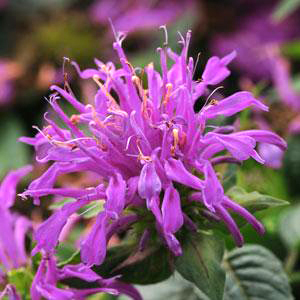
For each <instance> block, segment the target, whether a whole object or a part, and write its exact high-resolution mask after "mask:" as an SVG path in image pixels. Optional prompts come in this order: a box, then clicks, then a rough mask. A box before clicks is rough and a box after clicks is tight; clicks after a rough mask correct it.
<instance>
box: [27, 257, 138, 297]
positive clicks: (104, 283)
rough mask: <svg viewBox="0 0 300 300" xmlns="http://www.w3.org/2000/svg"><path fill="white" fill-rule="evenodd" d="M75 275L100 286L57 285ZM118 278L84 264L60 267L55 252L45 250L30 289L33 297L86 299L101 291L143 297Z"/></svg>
mask: <svg viewBox="0 0 300 300" xmlns="http://www.w3.org/2000/svg"><path fill="white" fill-rule="evenodd" d="M73 277H76V278H79V279H81V280H84V281H87V282H93V283H95V285H98V287H95V288H90V289H80V290H78V289H74V288H62V287H57V283H58V282H59V281H60V280H64V279H67V278H73ZM117 278H118V277H114V278H110V279H103V278H102V277H100V276H99V275H98V274H96V273H95V272H93V271H92V270H91V269H90V268H88V267H87V266H85V265H83V264H77V265H66V266H64V267H63V268H62V269H59V268H58V267H57V266H56V261H55V258H54V256H53V254H52V253H50V252H49V253H46V252H44V253H43V257H42V260H41V262H40V264H39V268H38V270H37V272H36V274H35V277H34V279H33V282H32V286H31V289H30V294H31V299H32V300H40V299H44V298H45V299H49V300H51V299H53V300H54V299H55V300H56V299H61V300H67V299H70V300H71V299H85V297H86V296H88V295H92V294H96V293H101V292H102V293H109V294H112V295H119V294H121V293H123V294H127V295H128V296H130V297H131V298H132V299H135V300H141V299H142V298H141V296H140V294H139V292H138V291H137V290H136V289H135V288H134V287H133V286H131V285H129V284H125V283H121V282H120V281H118V279H117Z"/></svg>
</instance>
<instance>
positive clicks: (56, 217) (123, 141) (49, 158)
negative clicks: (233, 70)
mask: <svg viewBox="0 0 300 300" xmlns="http://www.w3.org/2000/svg"><path fill="white" fill-rule="evenodd" d="M190 38H191V33H190V32H187V34H186V37H185V38H184V37H182V36H181V39H180V43H181V44H182V50H181V53H180V54H177V53H175V52H173V51H172V50H171V49H170V48H169V47H168V45H167V41H166V43H165V45H164V47H163V48H158V49H157V51H158V52H159V55H160V64H161V73H159V72H158V71H156V70H155V68H154V65H153V64H152V63H150V64H149V65H147V66H146V67H145V68H144V70H141V69H139V68H134V67H133V66H132V65H131V64H130V63H129V62H128V60H127V58H126V56H125V53H124V51H123V49H122V45H121V44H122V40H123V36H121V35H120V36H118V38H117V40H116V42H115V43H114V45H113V46H114V49H115V50H116V51H117V53H118V56H119V58H120V64H121V67H120V68H116V67H115V65H114V64H113V63H111V62H108V63H106V64H105V63H103V62H101V61H99V60H96V61H95V63H96V65H97V68H96V69H87V70H84V71H81V70H80V68H79V67H78V65H77V64H76V63H73V65H74V66H75V68H76V70H77V71H78V73H79V75H80V77H81V78H82V79H92V80H94V81H95V84H97V85H98V87H99V88H98V91H97V93H96V94H95V97H94V102H93V103H91V104H88V105H84V104H83V103H82V102H81V101H78V100H77V99H76V97H75V96H74V94H73V92H72V91H71V89H70V88H69V86H68V85H67V84H66V85H65V87H64V88H61V87H58V86H52V87H51V90H52V92H53V93H52V94H51V96H50V98H49V103H50V105H51V107H52V109H53V110H54V111H55V113H56V115H57V116H58V117H59V118H60V119H61V120H62V121H63V123H64V124H65V127H64V128H61V127H59V126H58V125H57V124H56V123H55V122H54V121H53V119H51V118H50V117H49V115H47V114H46V115H45V120H46V122H47V126H45V127H44V128H43V130H40V131H39V133H38V134H37V135H36V136H35V137H33V138H28V137H23V138H21V141H23V142H25V143H28V144H31V145H33V146H34V148H35V151H36V159H37V161H38V162H40V163H49V162H52V164H51V166H50V167H49V168H48V169H47V170H46V171H45V173H44V174H43V175H42V176H40V177H39V178H37V179H35V180H34V181H33V182H32V183H31V184H30V185H29V187H28V189H27V190H26V191H25V192H24V193H22V196H23V197H27V196H30V197H33V199H34V202H35V203H36V204H38V203H39V202H40V197H42V196H46V195H55V196H61V197H71V198H74V201H73V202H70V203H67V204H65V205H64V206H63V207H62V208H61V209H60V210H58V211H57V212H56V213H54V214H53V215H52V216H51V217H50V218H49V219H47V220H46V221H45V222H44V223H43V224H41V226H40V227H39V228H38V230H37V231H36V233H35V239H36V241H37V246H36V248H35V249H34V253H35V252H37V251H40V250H43V251H46V252H51V251H52V250H53V249H54V248H55V246H56V245H57V243H58V239H59V235H60V233H61V231H62V229H63V227H64V226H65V224H66V222H67V220H68V218H69V217H70V216H71V215H72V214H73V213H75V212H76V211H78V210H79V209H80V208H82V207H84V206H85V205H87V204H89V203H91V202H95V201H104V203H105V204H104V209H103V211H102V212H100V213H99V215H98V216H97V217H96V221H95V223H94V225H93V227H92V229H91V230H90V232H89V234H88V235H87V236H86V237H85V238H84V240H83V241H82V243H81V258H82V261H83V263H84V264H86V265H88V266H91V265H99V264H101V263H102V262H103V260H104V259H105V255H106V248H107V243H108V241H109V239H110V237H111V236H112V235H113V234H114V232H115V231H116V230H119V229H120V228H122V227H126V226H128V225H129V224H132V223H134V222H139V218H140V217H141V216H137V215H135V213H134V212H133V211H132V212H131V213H128V210H127V209H126V208H130V207H144V208H145V209H146V210H148V211H149V212H150V213H152V214H153V215H154V217H155V220H156V221H155V222H156V228H157V231H158V233H159V235H160V236H161V238H162V240H163V241H164V242H165V243H166V245H167V246H168V247H169V249H170V250H171V251H172V252H173V253H174V255H181V253H182V250H181V247H180V243H179V241H178V240H177V238H176V236H175V234H176V232H177V231H178V230H180V228H181V227H182V226H183V224H185V223H186V222H188V223H190V221H191V220H190V218H189V216H187V215H186V214H185V213H184V212H183V210H182V201H183V199H182V198H183V195H181V194H180V191H179V190H178V187H180V186H181V185H182V186H185V187H186V188H188V189H189V191H190V195H189V201H191V202H195V203H200V204H201V205H203V208H204V209H206V210H208V211H209V212H210V214H211V215H214V216H215V217H216V218H217V219H219V220H222V221H224V223H225V224H226V226H227V227H228V229H229V231H230V232H231V233H232V235H233V237H234V239H235V241H236V243H237V245H239V246H240V245H242V244H243V237H242V235H241V233H240V231H239V228H238V226H237V225H236V223H235V221H234V219H233V218H232V217H231V215H230V213H229V211H235V212H236V213H238V214H240V215H241V216H242V217H244V218H245V219H246V220H247V221H248V222H249V223H250V224H251V225H252V226H253V227H254V228H255V229H256V230H257V231H258V232H260V233H263V231H264V228H263V226H262V224H261V223H260V222H259V221H257V220H256V219H255V217H254V216H252V215H251V214H250V213H249V212H248V211H247V210H246V209H244V208H243V207H241V206H240V205H238V204H237V203H235V202H234V201H232V200H231V199H229V198H228V197H227V196H226V195H225V194H224V190H223V187H222V184H221V182H220V181H219V179H218V176H217V174H216V172H215V170H214V166H215V165H216V164H220V163H237V162H238V163H239V162H242V161H244V160H247V159H249V158H253V159H255V160H256V161H258V162H259V163H264V160H263V159H262V158H261V157H260V156H259V154H258V153H257V152H256V150H255V149H256V145H257V143H268V144H273V145H276V146H278V147H280V148H281V149H283V150H284V149H285V148H286V143H285V142H284V141H283V140H282V139H281V138H280V137H279V136H277V135H276V134H274V133H272V132H270V131H265V130H247V131H240V132H236V131H235V130H234V127H231V126H223V127H220V126H208V125H207V122H210V121H211V120H213V119H215V118H217V117H219V116H226V117H230V116H233V115H235V114H236V113H238V112H240V111H242V110H244V109H246V108H248V107H254V108H255V109H258V110H264V111H267V110H268V108H267V107H266V106H265V105H264V104H263V103H261V102H260V101H258V100H256V99H255V98H254V97H253V95H252V94H251V93H249V92H237V93H235V94H233V95H231V96H229V97H226V98H224V99H222V100H219V101H217V100H213V99H210V97H207V96H208V93H209V89H210V88H211V87H212V86H216V85H218V84H219V83H220V82H222V81H223V80H224V79H225V78H226V77H227V76H229V74H230V71H229V69H228V67H227V65H228V64H229V63H230V62H231V61H232V60H233V59H234V57H235V53H234V52H233V53H230V54H228V55H227V56H225V57H223V58H219V57H216V56H214V57H211V58H210V59H209V60H208V62H207V64H206V67H205V69H204V71H203V73H202V78H201V80H200V81H195V80H194V79H193V77H194V76H193V75H194V72H195V68H196V64H195V63H194V60H193V58H191V57H188V46H189V42H190ZM170 62H171V67H168V65H169V63H170ZM140 73H142V74H143V75H141V76H138V75H139V74H140ZM145 82H146V84H145ZM145 86H147V88H145ZM62 99H65V100H66V101H68V102H69V103H70V105H72V106H73V108H74V109H75V110H76V111H77V114H74V115H72V116H68V115H67V114H66V113H65V112H64V111H63V109H62V108H61V105H60V103H61V101H63V100H62ZM198 99H200V101H203V107H202V109H201V110H200V111H199V112H195V110H194V105H195V102H196V101H199V100H198ZM225 152H226V153H227V154H226V155H224V153H225ZM86 171H89V172H93V173H94V174H95V176H96V177H97V178H99V180H100V181H101V184H99V185H98V186H93V187H89V188H77V189H75V188H69V187H57V186H56V181H57V178H58V176H60V175H62V174H67V173H73V172H86ZM185 196H186V195H185Z"/></svg>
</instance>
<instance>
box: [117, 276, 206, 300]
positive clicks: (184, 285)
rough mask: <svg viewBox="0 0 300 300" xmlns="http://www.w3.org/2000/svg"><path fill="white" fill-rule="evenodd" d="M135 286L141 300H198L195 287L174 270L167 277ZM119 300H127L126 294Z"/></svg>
mask: <svg viewBox="0 0 300 300" xmlns="http://www.w3.org/2000/svg"><path fill="white" fill-rule="evenodd" d="M135 288H136V289H137V290H138V291H139V292H140V294H141V295H142V298H143V300H166V299H171V300H182V299H184V300H200V299H201V298H199V297H198V296H197V294H196V292H195V290H197V287H196V286H195V285H194V284H192V283H191V282H189V281H187V280H185V279H184V278H182V277H181V275H180V274H178V272H175V273H174V275H172V276H171V277H170V278H169V279H167V280H165V281H163V282H160V283H156V284H149V285H142V286H141V285H140V286H139V285H137V286H135ZM118 299H119V300H129V299H131V298H129V297H128V296H125V295H121V296H120V297H119V298H118Z"/></svg>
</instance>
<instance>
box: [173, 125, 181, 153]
mask: <svg viewBox="0 0 300 300" xmlns="http://www.w3.org/2000/svg"><path fill="white" fill-rule="evenodd" d="M178 133H179V130H178V129H177V128H174V129H173V131H172V134H173V138H174V144H173V146H172V147H171V155H172V156H174V155H175V150H176V147H177V145H178V143H179V135H178Z"/></svg>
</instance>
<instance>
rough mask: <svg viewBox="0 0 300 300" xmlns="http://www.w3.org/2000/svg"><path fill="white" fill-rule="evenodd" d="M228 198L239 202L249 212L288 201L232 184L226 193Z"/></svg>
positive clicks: (285, 203) (286, 203)
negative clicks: (249, 191) (247, 190)
mask: <svg viewBox="0 0 300 300" xmlns="http://www.w3.org/2000/svg"><path fill="white" fill-rule="evenodd" d="M226 194H227V195H228V196H229V198H231V199H232V200H234V201H235V202H237V203H239V204H240V205H241V206H243V207H245V208H246V209H248V210H249V211H251V212H255V211H260V210H263V209H267V208H270V207H276V206H282V205H288V204H289V202H288V201H285V200H281V199H278V198H275V197H272V196H269V195H263V194H261V193H259V192H256V191H254V192H251V193H248V192H246V191H245V190H244V189H243V188H241V187H238V186H234V187H232V188H231V189H230V190H229V191H227V193H226Z"/></svg>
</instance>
